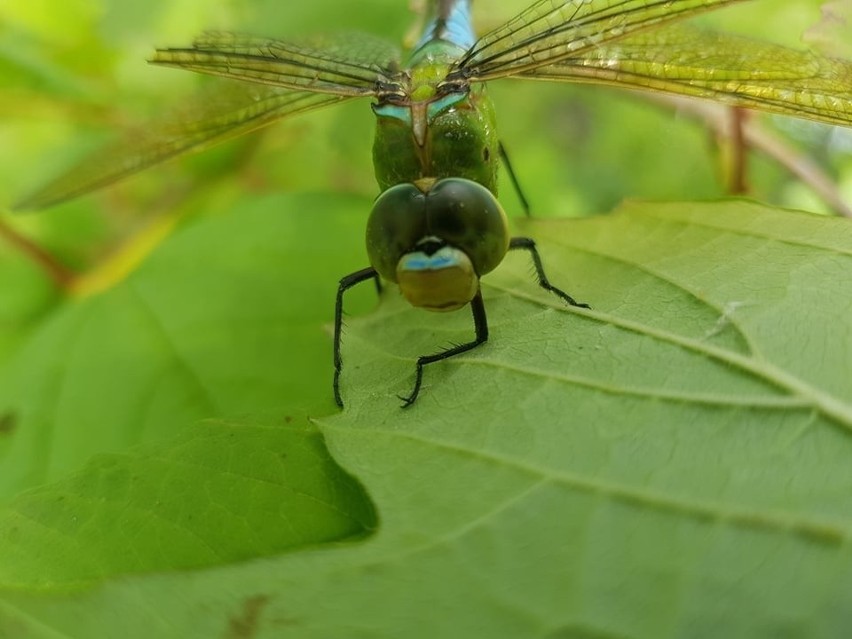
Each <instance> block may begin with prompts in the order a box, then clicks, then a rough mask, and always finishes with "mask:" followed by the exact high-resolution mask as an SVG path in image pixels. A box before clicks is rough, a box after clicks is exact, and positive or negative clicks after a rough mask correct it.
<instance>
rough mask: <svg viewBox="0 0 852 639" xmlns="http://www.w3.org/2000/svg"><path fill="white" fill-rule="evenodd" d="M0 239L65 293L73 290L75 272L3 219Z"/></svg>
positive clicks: (0, 219) (1, 219) (0, 226)
mask: <svg viewBox="0 0 852 639" xmlns="http://www.w3.org/2000/svg"><path fill="white" fill-rule="evenodd" d="M0 237H3V238H5V239H6V241H8V242H9V244H11V245H12V246H13V247H15V248H16V249H17V250H19V251H20V252H21V253H23V254H24V255H25V256H27V257H28V258H29V259H31V260H32V261H33V262H35V263H36V264H37V265H38V266H39V267H40V268H41V269H42V270H43V271H44V272H45V273H46V274H47V276H48V277H49V278H50V279H51V280H53V282H54V284H56V286H57V288H59V289H61V290H62V291H65V292H67V291H68V290H69V289H70V288H71V284H72V282H73V281H74V277H75V274H74V272H73V271H71V270H70V269H69V268H68V267H67V266H65V265H64V264H62V263H61V262H59V260H57V259H56V257H54V256H53V255H51V254H50V253H48V252H47V251H46V250H44V249H43V248H41V247H40V246H39V245H38V244H36V243H35V242H33V241H32V240H30V239H29V238H27V237H24V236H23V235H21V234H20V233H18V232H17V231H16V230H15V229H14V228H12V227H11V226H9V225H8V224H7V223H6V222H5V220H3V218H0Z"/></svg>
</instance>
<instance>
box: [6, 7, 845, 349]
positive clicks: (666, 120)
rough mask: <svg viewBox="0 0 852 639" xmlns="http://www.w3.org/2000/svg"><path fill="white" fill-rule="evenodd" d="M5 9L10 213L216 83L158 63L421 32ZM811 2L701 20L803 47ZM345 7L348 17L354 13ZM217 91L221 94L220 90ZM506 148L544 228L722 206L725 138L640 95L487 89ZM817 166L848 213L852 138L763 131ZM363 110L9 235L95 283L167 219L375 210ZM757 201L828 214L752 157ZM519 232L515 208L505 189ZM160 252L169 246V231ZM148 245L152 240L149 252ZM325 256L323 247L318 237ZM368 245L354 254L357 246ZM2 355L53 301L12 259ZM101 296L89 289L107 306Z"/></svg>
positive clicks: (407, 24) (507, 85) (35, 273)
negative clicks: (263, 208) (274, 210)
mask: <svg viewBox="0 0 852 639" xmlns="http://www.w3.org/2000/svg"><path fill="white" fill-rule="evenodd" d="M527 4H529V1H528V0H510V1H508V2H503V1H498V0H477V2H475V5H474V12H475V16H476V21H477V24H478V26H479V31H480V32H484V31H485V30H487V29H489V28H491V27H494V26H496V25H498V24H500V23H501V22H502V21H504V20H505V19H508V18H509V17H511V16H512V15H513V14H514V13H515V12H517V11H519V10H521V9H523V8H524V7H525V6H526V5H527ZM352 6H353V3H349V2H346V3H341V2H339V1H335V0H320V1H318V2H314V3H309V4H305V5H297V4H292V3H287V4H286V5H285V4H283V3H280V2H271V1H269V0H229V1H226V0H223V1H221V2H215V3H211V2H205V1H202V0H169V1H165V0H153V1H151V2H147V3H144V4H143V3H136V2H133V3H126V2H119V1H118V0H70V1H69V2H64V3H61V4H57V3H53V2H47V1H46V0H41V1H37V2H33V1H30V0H7V2H5V3H3V4H2V5H0V113H2V118H1V119H0V148H2V153H0V207H2V208H6V207H8V206H9V205H10V204H11V203H12V202H13V201H14V200H15V199H17V198H18V197H20V196H21V195H23V194H25V193H27V192H28V191H29V190H31V189H33V188H35V187H37V186H38V185H39V184H40V183H42V182H44V181H45V180H47V179H48V178H50V177H52V176H53V175H55V174H56V173H58V172H59V171H61V170H62V169H63V168H65V167H67V166H68V165H69V164H71V163H74V162H75V161H79V160H80V159H81V158H83V157H85V153H86V151H87V150H90V149H92V148H95V147H97V146H98V145H99V144H101V143H103V142H104V141H106V140H109V139H110V135H111V133H114V132H115V131H116V130H121V129H124V128H127V127H129V126H132V125H138V124H140V123H144V122H148V121H156V120H157V119H158V118H164V117H167V114H168V113H169V111H170V110H172V109H174V108H175V107H176V106H179V105H180V104H181V103H182V101H183V100H185V99H186V98H187V97H188V96H189V95H191V94H192V92H193V91H195V90H197V88H198V87H199V86H200V85H201V84H202V83H205V82H207V83H209V82H211V80H210V79H206V78H199V77H195V76H194V75H193V74H190V73H187V72H184V71H179V70H172V69H164V68H157V67H153V66H150V65H147V64H146V63H145V59H146V57H148V56H149V55H150V53H151V51H152V50H153V48H154V47H156V46H168V45H181V44H185V43H187V42H189V41H190V40H191V38H192V37H193V35H195V34H197V33H198V32H199V31H202V30H204V29H209V28H213V29H231V30H240V31H246V32H251V33H257V34H263V35H270V36H278V37H281V38H287V37H298V36H303V35H306V34H312V33H318V32H334V31H339V30H341V29H345V30H363V31H368V32H372V33H376V34H383V35H385V36H386V37H387V38H389V39H390V40H392V41H397V42H399V41H402V40H403V39H404V37H405V36H406V34H407V33H409V32H410V31H411V29H412V28H413V27H414V25H415V23H416V19H415V16H414V14H413V13H412V11H411V8H412V7H410V6H409V4H408V3H406V2H405V1H402V0H365V1H363V2H359V3H357V7H358V8H357V10H350V9H351V7H352ZM819 6H820V3H819V2H817V1H814V0H796V1H792V2H791V1H789V0H773V1H769V2H760V3H755V2H752V3H745V4H744V5H738V6H735V7H732V8H728V9H723V10H721V11H718V12H714V13H713V14H712V15H708V16H705V17H704V18H702V19H701V21H702V22H705V23H708V24H710V25H712V26H714V27H718V28H722V29H726V30H730V31H734V32H737V33H742V34H746V35H751V36H754V37H758V38H764V39H771V40H773V41H776V42H781V43H782V44H787V45H791V46H799V47H801V46H802V45H801V44H800V36H801V32H802V31H803V30H804V29H805V28H806V27H807V26H809V25H812V24H815V23H817V22H818V21H819V18H820V12H819ZM341 8H345V9H346V10H345V11H342V10H341ZM212 82H215V80H212ZM492 91H493V95H494V97H495V101H496V105H497V109H498V118H499V123H500V127H501V137H502V139H503V142H504V144H505V145H506V147H507V149H508V150H509V153H510V156H511V158H512V161H513V164H514V166H515V168H516V171H517V173H518V176H519V179H520V181H521V184H522V186H523V188H524V190H525V192H526V194H527V196H528V198H529V200H530V202H531V205H532V208H533V212H534V214H536V215H539V216H551V215H558V216H581V215H592V214H599V213H605V212H607V211H609V210H611V209H612V208H613V207H614V206H615V205H617V204H618V202H620V201H621V200H622V199H624V198H655V199H666V200H673V199H674V200H677V199H706V198H714V197H717V196H720V195H723V194H724V193H725V190H726V187H725V182H726V178H725V168H724V161H723V160H722V159H721V157H722V156H721V155H720V147H719V145H718V144H717V142H716V140H715V139H714V135H713V134H712V133H711V132H710V131H709V130H708V129H706V128H705V127H703V126H702V125H701V124H699V123H696V122H695V121H693V120H692V119H690V118H689V117H687V116H685V115H684V114H682V113H679V112H677V111H675V110H673V109H671V108H669V107H664V106H660V105H658V104H656V103H654V102H651V101H649V100H647V99H645V98H643V97H641V96H637V95H636V94H632V93H628V92H623V91H618V90H613V89H607V88H598V87H592V86H569V85H554V84H549V83H536V82H522V81H513V80H506V81H503V82H497V83H494V84H493V85H492ZM763 119H764V120H765V122H766V124H767V125H768V126H769V127H771V128H772V129H774V130H775V131H776V132H777V133H778V134H779V135H781V136H783V137H784V138H785V139H786V140H787V141H788V142H789V143H790V144H792V145H793V146H794V147H795V148H798V149H801V150H803V151H804V152H806V153H807V154H809V155H811V156H812V157H814V158H815V159H816V160H817V161H818V162H819V163H820V164H821V165H822V166H824V167H825V168H826V170H827V171H828V172H829V174H830V175H831V176H832V178H833V179H834V180H835V181H836V183H837V184H838V185H839V187H840V189H841V190H842V191H844V192H845V193H846V194H847V198H848V199H852V159H850V158H852V153H850V147H852V137H851V136H850V135H849V132H848V131H844V130H841V129H838V128H832V127H826V126H822V125H816V124H811V123H808V122H803V121H800V120H795V119H791V118H780V117H773V118H763ZM372 120H373V116H372V114H371V112H370V109H369V107H368V104H367V101H356V102H352V103H347V104H344V105H342V106H337V107H331V108H327V109H323V110H320V111H318V112H315V113H311V114H304V115H300V116H297V117H295V118H292V119H288V120H286V121H284V122H281V123H279V124H276V125H274V126H272V127H269V128H267V129H264V130H262V131H259V132H256V133H253V134H250V135H248V136H245V137H243V138H241V139H239V140H234V141H231V142H229V143H226V144H224V145H222V146H220V147H218V148H216V149H214V150H211V151H208V152H206V153H204V154H201V155H198V156H194V157H189V158H184V159H181V160H178V161H174V162H170V163H169V164H168V165H167V166H165V167H160V168H155V169H153V170H149V171H146V172H145V173H143V174H141V175H139V176H138V177H134V178H132V179H130V180H127V181H125V182H122V183H120V184H118V185H116V186H114V187H110V188H108V189H105V190H103V191H101V192H99V193H96V194H93V195H89V196H86V197H83V198H81V199H79V200H76V201H73V202H69V203H66V204H63V205H60V206H57V207H55V208H53V209H51V210H49V211H46V212H42V213H39V214H31V215H22V216H17V215H15V216H13V215H9V214H7V213H3V215H4V219H5V220H7V223H8V224H10V225H12V226H13V227H15V228H16V229H18V230H19V231H20V232H21V233H23V234H25V235H26V236H28V237H31V238H33V239H34V240H35V241H36V242H37V243H38V244H40V245H41V246H43V247H45V248H46V249H47V250H49V251H51V252H52V253H53V254H55V255H56V256H57V258H58V259H59V260H60V261H61V262H62V263H64V264H66V265H68V266H69V267H70V268H71V269H73V270H74V271H77V272H90V271H91V270H92V269H95V268H97V267H98V265H101V264H103V263H104V261H105V260H106V259H107V258H109V257H110V256H115V255H116V254H117V253H118V254H121V252H122V251H124V252H125V253H126V252H127V249H125V248H122V247H125V246H126V243H127V242H128V241H133V239H134V238H138V237H139V235H140V233H142V234H144V233H148V235H149V236H150V237H147V238H146V239H145V241H147V242H148V243H149V244H151V243H155V242H156V237H155V236H156V235H157V234H156V233H152V232H151V231H150V229H151V225H152V224H157V223H158V222H157V221H158V220H162V219H163V217H164V216H165V217H167V218H168V219H169V220H177V221H178V225H180V224H188V223H192V220H194V219H197V217H198V216H207V215H216V214H217V212H220V211H223V210H227V209H228V208H229V207H231V206H232V205H233V204H234V202H237V201H239V198H240V197H241V196H243V195H245V194H265V193H280V192H297V191H302V192H333V193H340V194H352V195H356V196H362V197H364V198H365V199H366V200H367V201H368V200H369V199H370V198H372V197H374V196H375V195H376V186H375V182H374V179H373V174H372V166H371V160H370V147H371V140H372V133H373V121H372ZM748 180H749V184H750V187H751V194H753V195H754V197H756V198H758V199H760V200H763V201H768V202H771V203H775V204H779V205H781V206H785V207H792V208H803V209H807V210H814V211H827V210H828V209H827V207H826V206H825V205H824V204H823V203H822V202H821V201H820V200H819V198H818V197H817V196H816V195H815V194H814V193H813V192H812V191H811V190H810V189H809V188H808V187H807V186H805V185H803V184H801V183H800V182H798V181H796V180H794V179H792V178H791V177H790V176H789V174H788V173H787V172H786V171H785V170H784V169H782V168H780V167H779V166H777V165H776V164H775V163H773V162H771V161H769V160H767V159H765V158H764V157H762V156H760V155H759V154H756V153H753V154H751V156H750V158H749V170H748ZM501 197H502V200H503V202H504V205H505V206H506V208H507V210H508V212H509V214H510V215H520V214H521V210H520V206H519V202H518V199H517V197H516V196H515V194H514V193H513V192H512V189H511V188H510V187H509V185H508V182H507V180H505V176H504V179H503V189H502V194H501ZM157 233H159V234H160V235H162V234H163V233H161V232H160V231H157ZM143 237H144V236H143ZM306 241H310V242H318V241H321V238H306ZM362 241H363V240H362V238H361V237H360V236H356V237H353V238H352V242H353V244H355V245H358V246H360V245H361V243H362ZM0 285H2V286H3V289H4V291H5V295H4V296H3V299H2V300H0V336H2V337H0V352H2V350H3V349H8V348H11V345H12V344H13V343H14V342H15V341H17V336H19V334H20V332H21V331H22V330H24V328H23V327H26V326H28V325H30V323H31V321H32V320H33V319H34V318H37V317H38V316H39V315H40V314H42V313H44V312H46V311H47V310H48V309H49V308H50V307H51V306H52V304H53V302H55V301H56V297H55V293H54V289H53V286H52V284H51V283H50V282H49V281H47V280H46V279H45V278H44V277H43V275H42V273H41V272H40V271H39V270H38V269H37V268H34V266H33V265H32V264H31V263H29V260H27V259H24V258H22V256H20V254H19V253H18V252H16V251H14V250H13V249H11V248H10V246H9V244H8V243H6V242H0ZM96 288H97V287H96V286H92V287H89V289H88V290H96Z"/></svg>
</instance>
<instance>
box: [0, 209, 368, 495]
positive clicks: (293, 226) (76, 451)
mask: <svg viewBox="0 0 852 639" xmlns="http://www.w3.org/2000/svg"><path fill="white" fill-rule="evenodd" d="M367 209H368V207H367V206H366V201H365V200H363V199H361V198H352V197H337V196H319V195H301V196H295V195H294V196H287V197H278V198H258V199H256V200H252V199H251V198H243V199H242V200H241V201H240V202H239V204H238V205H237V206H235V207H234V208H233V209H232V210H231V211H230V214H226V215H223V216H221V217H217V218H215V219H209V220H205V221H204V222H203V223H199V224H197V225H195V226H192V227H188V228H185V229H183V230H182V231H181V232H178V233H177V234H176V235H175V236H174V237H171V238H169V240H168V241H167V243H166V244H165V245H163V246H162V247H161V248H160V249H159V250H158V251H157V253H156V255H154V256H152V257H151V259H149V260H148V261H147V262H146V263H145V264H144V265H143V266H142V267H141V268H140V270H139V271H138V272H136V273H134V274H133V276H132V277H131V278H130V279H128V280H127V281H125V282H122V283H121V284H120V285H118V286H116V287H114V288H113V289H112V290H110V291H108V292H107V293H106V294H104V295H101V296H98V297H92V298H88V299H84V300H81V301H77V302H76V303H73V304H69V305H67V306H66V308H64V309H62V310H61V311H60V312H58V313H56V314H55V315H54V316H52V317H50V318H49V319H48V320H46V321H45V322H44V323H43V325H42V326H40V327H39V330H38V331H36V332H34V334H33V336H32V339H30V340H29V341H28V342H27V343H26V344H25V345H24V346H23V347H22V348H21V349H20V352H19V353H17V355H16V357H14V358H13V361H11V362H10V363H9V364H8V365H7V366H6V367H4V369H2V370H0V416H2V415H8V416H9V417H10V419H11V420H12V422H14V423H15V424H16V426H15V428H14V429H9V430H8V432H7V433H3V432H0V467H2V472H0V496H2V498H3V499H4V500H5V499H8V498H10V497H12V496H14V495H16V494H17V493H19V492H20V491H21V490H23V489H26V488H29V487H33V486H38V485H41V484H43V483H45V482H48V481H54V480H56V479H58V478H61V477H64V476H65V475H67V474H68V473H69V472H72V471H75V470H79V469H80V468H81V467H82V465H83V464H84V463H86V462H87V461H88V460H89V459H90V458H91V457H92V455H94V454H97V453H103V452H117V451H122V450H126V449H128V448H129V447H132V446H134V445H136V444H139V443H152V442H158V441H163V440H166V439H170V438H172V437H173V436H174V435H175V434H176V433H177V432H178V431H179V430H180V429H183V428H186V427H188V426H190V425H191V424H192V423H193V422H195V421H196V420H199V419H207V418H220V417H234V416H241V415H245V414H251V415H253V416H255V417H259V416H262V415H269V414H275V415H280V412H279V411H280V409H281V407H282V406H285V405H287V406H289V407H290V410H291V411H299V412H304V411H306V410H310V411H311V412H314V413H316V412H318V411H322V412H328V411H330V410H332V409H333V406H334V404H333V401H332V398H331V370H330V368H331V366H330V365H331V343H330V339H329V338H328V331H327V330H326V328H325V325H326V324H327V323H328V322H330V320H331V318H332V315H333V304H334V294H335V289H336V284H337V281H338V279H339V277H340V276H341V275H344V274H345V273H347V272H351V271H353V270H356V269H357V268H360V267H363V266H364V260H365V258H364V257H363V253H364V249H363V239H361V238H363V232H364V231H363V227H364V219H363V218H364V215H363V213H364V211H365V210H367ZM289 213H292V214H289ZM315 238H322V241H319V242H318V241H316V239H315Z"/></svg>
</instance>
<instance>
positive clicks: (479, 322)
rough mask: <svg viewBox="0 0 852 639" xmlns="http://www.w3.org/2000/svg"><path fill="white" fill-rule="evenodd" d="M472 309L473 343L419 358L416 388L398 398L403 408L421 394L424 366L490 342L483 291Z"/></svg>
mask: <svg viewBox="0 0 852 639" xmlns="http://www.w3.org/2000/svg"><path fill="white" fill-rule="evenodd" d="M470 309H471V311H472V312H473V327H474V332H475V336H474V338H473V341H470V342H466V343H464V344H459V345H457V346H453V347H452V348H448V349H447V350H445V351H441V352H440V353H435V354H434V355H423V356H421V357H418V358H417V369H416V372H415V375H414V388H413V389H412V390H411V393H409V394H408V396H406V397H403V396H401V395H399V396H398V397H399V398H400V399H401V400H402V402H403V404H402V407H403V408H408V407H409V406H411V405H412V404H413V403H414V400H415V399H417V395H418V394H419V393H420V384H421V383H422V382H423V367H424V366H426V365H427V364H434V363H435V362H440V361H441V360H444V359H447V358H449V357H453V356H455V355H459V354H460V353H464V352H466V351H469V350H471V349H473V348H476V347H477V346H479V345H480V344H484V343H485V342H486V341H488V319H487V318H486V317H485V304H484V303H483V302H482V291H477V292H476V295H475V296H474V297H473V299H472V300H471V301H470Z"/></svg>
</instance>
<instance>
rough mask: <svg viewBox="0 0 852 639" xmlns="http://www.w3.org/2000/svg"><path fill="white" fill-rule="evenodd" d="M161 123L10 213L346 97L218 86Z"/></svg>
mask: <svg viewBox="0 0 852 639" xmlns="http://www.w3.org/2000/svg"><path fill="white" fill-rule="evenodd" d="M216 84H217V85H218V86H216V87H210V88H209V90H207V91H203V92H201V93H200V94H199V95H198V96H196V98H195V99H194V100H191V101H190V102H189V103H187V104H185V105H183V107H182V108H181V110H180V111H179V112H175V113H174V114H173V115H172V116H171V117H169V118H166V119H165V120H164V121H163V122H160V123H157V124H156V125H152V126H149V127H144V128H140V129H138V130H135V131H130V132H128V133H127V134H125V135H124V136H123V137H121V138H120V139H119V140H118V141H117V142H115V143H113V144H111V145H108V146H106V147H104V148H102V149H100V150H98V151H95V152H94V153H93V154H92V155H90V156H89V157H88V158H86V159H85V160H84V161H83V162H81V163H80V164H78V165H76V166H74V167H72V168H71V169H70V170H68V171H67V172H65V173H63V174H61V175H59V176H57V177H56V178H55V179H53V180H52V181H50V182H48V183H47V184H45V185H44V186H43V187H41V188H39V189H38V190H37V191H35V192H34V193H32V194H31V195H29V196H28V197H26V198H24V199H22V200H21V201H19V202H17V203H16V204H15V205H14V206H13V209H16V210H25V209H28V210H34V209H41V208H45V207H48V206H52V205H54V204H58V203H59V202H62V201H64V200H69V199H71V198H74V197H77V196H79V195H83V194H84V193H88V192H89V191H94V190H96V189H99V188H101V187H103V186H106V185H108V184H111V183H112V182H115V181H116V180H119V179H121V178H123V177H125V176H128V175H130V174H133V173H136V172H138V171H141V170H143V169H146V168H148V167H150V166H152V165H154V164H157V163H159V162H163V161H164V160H167V159H169V158H172V157H175V156H178V155H181V154H184V153H188V152H192V151H200V150H202V149H205V148H207V147H209V146H212V145H213V144H216V143H218V142H221V141H223V140H226V139H228V138H231V137H234V136H237V135H241V134H243V133H246V132H248V131H251V130H253V129H257V128H259V127H262V126H265V125H267V124H270V123H271V122H275V121H277V120H280V119H281V118H283V117H286V116H289V115H293V114H296V113H300V112H302V111H308V110H311V109H316V108H319V107H321V106H325V105H328V104H335V103H337V102H340V101H342V100H346V99H347V98H346V97H345V96H337V95H329V94H324V93H308V92H303V91H288V90H286V89H281V88H277V87H267V86H262V85H256V84H245V83H239V82H227V83H226V82H219V83H216Z"/></svg>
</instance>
